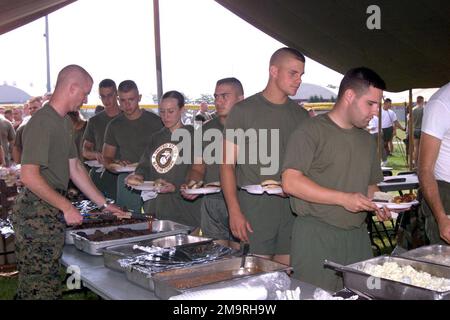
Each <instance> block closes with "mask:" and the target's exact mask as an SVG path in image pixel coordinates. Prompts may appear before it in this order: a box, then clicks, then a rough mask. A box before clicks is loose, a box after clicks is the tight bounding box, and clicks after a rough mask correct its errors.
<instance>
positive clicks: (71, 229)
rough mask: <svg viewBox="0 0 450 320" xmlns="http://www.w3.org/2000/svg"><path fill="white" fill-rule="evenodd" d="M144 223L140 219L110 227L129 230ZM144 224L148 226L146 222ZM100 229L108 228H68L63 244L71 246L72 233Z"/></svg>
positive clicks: (72, 242)
mask: <svg viewBox="0 0 450 320" xmlns="http://www.w3.org/2000/svg"><path fill="white" fill-rule="evenodd" d="M144 221H146V220H144V219H142V221H141V222H135V223H128V224H120V225H119V224H118V225H115V226H111V227H120V228H130V229H131V226H133V225H135V224H138V223H144ZM146 223H147V225H148V221H147V222H146ZM102 228H108V227H95V226H92V227H89V228H84V229H73V228H70V227H69V228H67V229H66V235H65V239H64V244H68V245H73V244H74V240H73V237H72V234H71V232H72V231H75V232H79V231H85V230H88V229H94V230H101V229H102ZM86 233H87V232H86Z"/></svg>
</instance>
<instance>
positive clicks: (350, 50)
mask: <svg viewBox="0 0 450 320" xmlns="http://www.w3.org/2000/svg"><path fill="white" fill-rule="evenodd" d="M215 1H216V2H218V3H220V4H221V5H222V6H224V7H225V8H227V9H229V10H230V11H232V12H233V13H235V14H236V15H238V16H239V17H241V18H242V19H244V20H246V21H247V22H249V23H250V24H252V25H253V26H255V27H256V28H258V29H260V30H262V31H264V32H265V33H267V34H268V35H270V36H271V37H273V38H275V39H277V40H278V41H280V42H282V43H284V44H286V45H288V46H290V47H293V48H296V49H298V50H300V51H301V52H303V53H304V54H305V55H306V56H308V57H310V58H312V59H314V60H316V61H318V62H320V63H321V64H323V65H326V66H328V67H330V68H331V69H333V70H336V71H338V72H340V73H345V72H346V71H347V70H349V69H351V68H353V67H357V66H366V67H369V68H371V69H373V70H375V71H376V72H377V73H379V74H380V75H381V76H382V77H383V79H384V80H385V81H386V85H387V90H388V91H392V92H398V91H404V90H408V89H409V90H410V103H409V113H410V114H412V112H411V110H412V101H411V100H412V94H411V89H413V88H434V87H441V86H443V85H444V84H446V83H447V82H448V81H449V80H450V59H449V57H450V41H449V39H450V19H449V17H450V2H449V1H447V0H417V1H405V0H396V1H393V0H375V1H373V0H359V1H354V0H339V1H337V0H318V1H313V0H258V1H254V0H215ZM373 5H376V7H375V9H373ZM377 23H379V25H377ZM374 25H375V27H376V28H373V26H374ZM369 26H370V27H369ZM380 113H381V107H380ZM409 120H410V122H409V123H410V125H409V135H410V136H412V122H413V119H412V116H410V117H409ZM379 128H380V129H381V117H380V124H379ZM378 144H379V146H380V140H379V142H378ZM412 149H413V145H412V139H410V148H409V151H410V157H409V167H410V169H412V167H413V163H412V157H411V155H412ZM379 150H380V148H379ZM379 154H381V151H380V153H379Z"/></svg>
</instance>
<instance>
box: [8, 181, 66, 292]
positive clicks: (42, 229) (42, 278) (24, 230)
mask: <svg viewBox="0 0 450 320" xmlns="http://www.w3.org/2000/svg"><path fill="white" fill-rule="evenodd" d="M13 212H14V213H13V215H12V223H13V225H14V230H15V233H16V241H15V244H16V257H17V269H18V270H19V286H18V289H17V296H18V298H21V299H55V298H59V297H60V296H61V293H62V292H61V280H60V277H59V267H60V264H59V259H60V257H61V253H62V249H63V246H64V232H65V228H66V224H65V222H64V216H63V214H62V212H61V211H59V210H58V209H57V208H55V207H52V206H51V205H49V204H48V203H46V202H45V201H43V200H41V199H39V198H38V197H36V196H35V195H34V194H33V193H32V192H30V191H28V190H25V191H24V192H23V193H21V194H20V195H19V196H18V197H17V199H16V204H15V205H14V207H13Z"/></svg>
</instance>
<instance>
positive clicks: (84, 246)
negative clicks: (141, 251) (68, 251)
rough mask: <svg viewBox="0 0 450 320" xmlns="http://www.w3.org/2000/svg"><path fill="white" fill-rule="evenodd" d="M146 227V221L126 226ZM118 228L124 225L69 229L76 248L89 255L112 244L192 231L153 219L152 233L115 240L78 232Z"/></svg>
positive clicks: (167, 221) (134, 227) (107, 230)
mask: <svg viewBox="0 0 450 320" xmlns="http://www.w3.org/2000/svg"><path fill="white" fill-rule="evenodd" d="M148 227H149V223H148V222H143V223H136V224H132V225H129V226H127V228H129V229H133V230H145V229H147V228H148ZM119 228H124V226H123V225H122V226H111V227H103V228H94V229H81V230H74V231H71V232H70V234H71V235H72V237H73V241H74V244H75V247H76V248H77V249H79V250H82V251H84V252H86V253H88V254H91V255H102V254H103V250H102V249H103V248H106V247H111V246H114V245H119V244H125V243H130V242H138V241H142V240H148V239H155V238H160V237H164V236H170V235H174V234H179V233H189V232H191V231H192V227H190V226H186V225H182V224H179V223H176V222H173V221H170V220H154V221H153V222H152V233H150V234H146V235H141V236H136V237H129V238H122V239H116V240H106V241H90V240H89V239H87V238H85V237H83V236H81V235H79V234H78V233H79V232H84V233H86V234H87V235H91V234H94V233H95V231H96V230H100V231H102V232H104V233H107V232H110V231H113V230H117V229H119Z"/></svg>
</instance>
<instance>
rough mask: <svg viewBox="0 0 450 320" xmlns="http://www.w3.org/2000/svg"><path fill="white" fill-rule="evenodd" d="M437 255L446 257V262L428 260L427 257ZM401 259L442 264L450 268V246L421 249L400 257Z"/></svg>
mask: <svg viewBox="0 0 450 320" xmlns="http://www.w3.org/2000/svg"><path fill="white" fill-rule="evenodd" d="M431 254H435V255H439V256H445V257H446V259H447V260H446V261H436V260H435V259H428V258H426V256H428V255H431ZM400 257H403V258H407V259H412V260H417V261H424V262H429V263H435V264H440V265H443V266H447V267H450V246H445V245H440V244H435V245H431V246H425V247H420V248H417V249H414V250H410V251H407V252H405V253H403V254H401V255H400Z"/></svg>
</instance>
